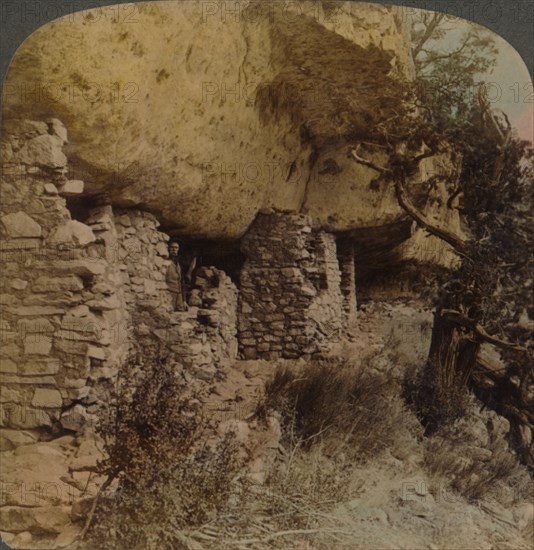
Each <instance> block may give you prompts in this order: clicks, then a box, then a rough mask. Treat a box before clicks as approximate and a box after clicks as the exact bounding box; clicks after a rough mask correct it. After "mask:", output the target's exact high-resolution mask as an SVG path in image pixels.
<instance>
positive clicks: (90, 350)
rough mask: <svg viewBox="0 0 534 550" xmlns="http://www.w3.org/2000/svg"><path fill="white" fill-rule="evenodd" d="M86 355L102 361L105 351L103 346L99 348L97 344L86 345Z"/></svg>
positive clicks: (104, 357)
mask: <svg viewBox="0 0 534 550" xmlns="http://www.w3.org/2000/svg"><path fill="white" fill-rule="evenodd" d="M87 357H91V358H92V359H99V360H100V361H104V360H105V359H106V351H105V350H104V349H103V348H100V347H98V346H88V347H87Z"/></svg>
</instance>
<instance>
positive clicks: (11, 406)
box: [0, 403, 52, 430]
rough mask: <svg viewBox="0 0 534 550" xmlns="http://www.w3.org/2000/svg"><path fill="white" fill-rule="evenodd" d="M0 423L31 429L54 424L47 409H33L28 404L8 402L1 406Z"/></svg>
mask: <svg viewBox="0 0 534 550" xmlns="http://www.w3.org/2000/svg"><path fill="white" fill-rule="evenodd" d="M0 425H1V426H4V427H8V428H19V429H25V430H29V429H34V428H41V427H43V426H45V427H47V426H52V421H51V420H50V416H49V414H48V412H47V411H44V410H42V409H32V408H30V407H28V406H27V405H18V404H15V403H7V404H5V405H3V406H2V407H0Z"/></svg>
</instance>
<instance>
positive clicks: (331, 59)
mask: <svg viewBox="0 0 534 550" xmlns="http://www.w3.org/2000/svg"><path fill="white" fill-rule="evenodd" d="M323 4H324V5H323ZM326 4H327V3H321V2H310V3H308V2H302V3H290V4H289V5H285V4H284V5H282V4H280V5H279V6H278V4H276V3H274V4H273V6H274V9H270V10H265V9H264V8H263V4H258V3H256V2H240V3H236V5H238V7H239V9H238V13H237V14H231V13H227V12H226V11H225V10H227V7H226V5H225V3H224V2H219V3H217V2H208V3H206V2H146V3H138V4H130V5H122V6H121V9H120V10H117V9H109V10H106V9H104V8H102V9H95V10H89V11H86V12H83V13H80V14H73V15H70V16H67V17H64V18H61V19H58V20H56V21H54V22H52V23H50V24H47V25H45V26H43V27H42V28H41V29H39V30H38V31H37V32H35V33H34V34H33V35H32V36H31V37H30V38H28V40H27V41H26V42H25V43H24V44H23V45H22V46H21V47H20V48H19V50H18V51H17V54H16V56H15V58H14V59H13V62H12V64H11V67H10V69H9V73H8V77H7V80H6V84H5V93H4V98H3V117H4V120H8V119H9V118H12V117H13V116H17V118H28V119H32V120H46V119H47V118H49V117H52V118H58V119H60V120H62V121H63V122H64V124H65V126H66V127H67V128H68V130H69V143H68V144H67V146H66V148H65V152H66V154H67V157H68V159H69V164H70V166H71V167H72V168H71V173H70V174H69V176H68V177H69V179H70V180H83V181H84V182H85V188H84V194H85V196H90V195H97V194H106V195H107V196H108V197H109V199H110V201H111V202H112V203H113V204H115V205H117V206H128V207H131V206H140V207H143V208H145V209H148V210H149V211H151V212H153V213H154V214H155V215H156V216H157V217H158V219H160V221H161V222H162V223H163V224H165V225H166V226H168V227H172V228H173V230H174V231H175V232H177V233H180V234H182V235H187V236H189V237H197V238H217V239H235V238H238V237H240V236H242V235H243V234H244V232H245V231H246V228H247V227H248V226H249V225H250V223H251V222H252V221H253V220H254V218H255V217H256V215H257V214H258V212H260V211H265V210H266V209H269V208H276V209H280V210H291V211H295V212H304V213H309V214H310V215H312V217H313V218H314V219H316V220H317V221H318V222H319V223H324V224H328V226H329V228H331V229H332V230H335V231H345V230H350V229H355V228H362V227H376V226H380V225H381V224H384V223H393V222H395V221H397V220H398V219H399V217H402V212H401V211H400V209H399V208H398V206H397V204H396V201H395V198H394V195H393V192H392V190H389V189H382V190H380V191H378V192H377V190H375V189H372V188H370V187H369V183H370V181H371V180H372V179H373V178H374V177H375V174H373V173H372V171H371V170H369V169H368V168H366V167H363V166H349V164H348V163H347V162H346V158H345V156H346V151H345V150H344V149H343V144H346V143H347V142H349V143H350V142H351V140H354V139H358V140H363V139H365V138H366V137H367V138H368V139H370V138H372V136H373V133H374V132H375V130H376V124H377V122H378V121H379V120H380V119H381V118H384V117H386V118H387V116H388V114H389V113H390V112H391V111H392V110H394V109H395V99H394V98H395V90H396V86H397V84H398V83H399V82H400V81H401V80H402V79H403V78H409V77H410V74H411V72H410V71H411V69H410V53H409V40H408V36H407V31H406V28H405V24H404V22H403V20H402V15H401V12H400V9H398V8H394V7H384V6H379V5H372V4H369V5H368V4H355V3H350V2H346V3H342V2H340V3H336V4H335V6H334V8H335V9H333V8H332V6H331V5H330V4H328V5H326ZM208 5H209V6H208ZM207 7H209V9H207Z"/></svg>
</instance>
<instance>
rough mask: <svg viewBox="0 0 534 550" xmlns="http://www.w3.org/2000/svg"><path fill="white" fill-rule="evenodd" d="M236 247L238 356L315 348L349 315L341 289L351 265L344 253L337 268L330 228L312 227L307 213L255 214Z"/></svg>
mask: <svg viewBox="0 0 534 550" xmlns="http://www.w3.org/2000/svg"><path fill="white" fill-rule="evenodd" d="M241 248H242V251H243V253H244V254H245V255H246V257H247V260H246V261H245V264H244V266H243V268H242V271H241V288H240V306H239V342H240V347H241V351H242V353H243V356H244V357H245V358H247V359H255V358H262V359H276V358H278V357H284V358H295V357H299V356H301V355H303V354H304V355H305V354H313V353H317V352H319V351H321V349H322V347H323V344H326V343H328V342H331V341H332V340H335V339H336V337H337V336H339V334H340V333H341V332H342V330H343V329H344V328H346V327H347V324H348V323H349V322H351V321H352V320H353V318H354V316H355V309H356V301H355V296H354V295H353V294H352V293H350V292H347V291H346V286H347V284H348V280H349V279H351V280H352V283H354V272H353V266H351V262H350V261H347V255H344V256H343V258H344V260H343V259H342V260H341V267H342V269H343V275H342V273H341V271H340V261H339V260H338V257H337V250H336V240H335V237H334V235H332V234H330V233H326V232H324V231H319V230H317V229H315V228H313V227H312V220H311V218H310V217H309V216H306V215H300V214H284V213H272V214H268V215H266V214H260V215H259V216H258V217H257V218H256V220H255V222H254V223H253V224H252V226H251V227H250V228H249V230H248V232H247V234H246V235H245V236H244V238H243V239H242V242H241ZM348 257H349V258H350V254H349V256H348ZM352 264H353V262H352ZM351 270H352V271H351ZM342 279H343V282H344V285H343V288H344V289H345V292H342V289H341V287H342V284H341V283H342Z"/></svg>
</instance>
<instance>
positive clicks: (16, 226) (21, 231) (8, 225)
mask: <svg viewBox="0 0 534 550" xmlns="http://www.w3.org/2000/svg"><path fill="white" fill-rule="evenodd" d="M0 222H1V223H2V226H3V228H4V231H5V232H6V235H7V236H8V237H11V238H19V237H26V238H28V237H40V236H41V234H42V230H41V226H40V225H39V224H38V223H37V222H36V221H35V220H33V219H32V218H30V216H28V214H26V213H25V212H22V211H19V212H15V213H13V214H6V215H5V216H3V217H2V218H1V219H0Z"/></svg>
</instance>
